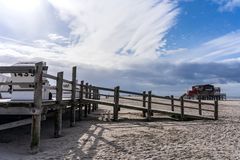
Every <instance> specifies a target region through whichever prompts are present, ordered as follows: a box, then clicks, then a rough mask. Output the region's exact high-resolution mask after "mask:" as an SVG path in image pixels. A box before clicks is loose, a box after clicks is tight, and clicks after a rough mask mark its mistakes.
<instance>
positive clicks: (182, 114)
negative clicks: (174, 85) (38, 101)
mask: <svg viewBox="0 0 240 160" xmlns="http://www.w3.org/2000/svg"><path fill="white" fill-rule="evenodd" d="M180 102H181V120H184V100H183V96H181V98H180Z"/></svg>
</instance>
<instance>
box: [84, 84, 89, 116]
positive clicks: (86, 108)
mask: <svg viewBox="0 0 240 160" xmlns="http://www.w3.org/2000/svg"><path fill="white" fill-rule="evenodd" d="M85 98H88V83H86V86H85ZM87 114H88V103H85V109H84V117H87Z"/></svg>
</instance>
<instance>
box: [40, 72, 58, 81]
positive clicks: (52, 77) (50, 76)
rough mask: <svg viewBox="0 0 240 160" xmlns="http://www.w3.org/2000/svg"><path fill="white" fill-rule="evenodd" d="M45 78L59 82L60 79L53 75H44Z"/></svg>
mask: <svg viewBox="0 0 240 160" xmlns="http://www.w3.org/2000/svg"><path fill="white" fill-rule="evenodd" d="M43 77H46V78H50V79H53V80H57V79H58V77H56V76H53V75H51V74H47V73H43Z"/></svg>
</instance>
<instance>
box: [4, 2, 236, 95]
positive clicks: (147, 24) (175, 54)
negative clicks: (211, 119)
mask: <svg viewBox="0 0 240 160" xmlns="http://www.w3.org/2000/svg"><path fill="white" fill-rule="evenodd" d="M39 60H43V61H46V62H47V63H48V65H49V66H50V67H49V69H50V70H49V72H50V73H56V72H57V71H65V76H67V77H69V78H70V76H69V75H70V71H71V66H73V65H77V66H78V73H79V74H78V78H79V79H80V80H82V79H84V80H87V81H89V82H90V83H93V84H97V85H101V86H109V87H114V86H116V85H120V86H121V87H122V88H123V89H129V90H136V91H142V90H153V92H155V93H159V94H161V95H169V94H174V95H181V94H183V93H184V92H186V90H187V89H189V88H190V87H191V86H192V85H195V84H205V83H211V84H215V85H217V86H220V87H222V89H223V91H224V92H227V94H228V95H229V96H239V87H240V77H239V75H240V0H102V1H99V0H21V1H19V0H7V1H6V0H0V65H10V64H14V63H16V62H18V61H39Z"/></svg>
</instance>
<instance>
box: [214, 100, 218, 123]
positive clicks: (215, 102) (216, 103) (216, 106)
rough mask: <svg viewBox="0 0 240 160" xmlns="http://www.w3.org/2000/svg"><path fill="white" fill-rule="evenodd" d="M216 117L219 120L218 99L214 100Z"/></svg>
mask: <svg viewBox="0 0 240 160" xmlns="http://www.w3.org/2000/svg"><path fill="white" fill-rule="evenodd" d="M214 118H215V120H218V100H215V101H214Z"/></svg>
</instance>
